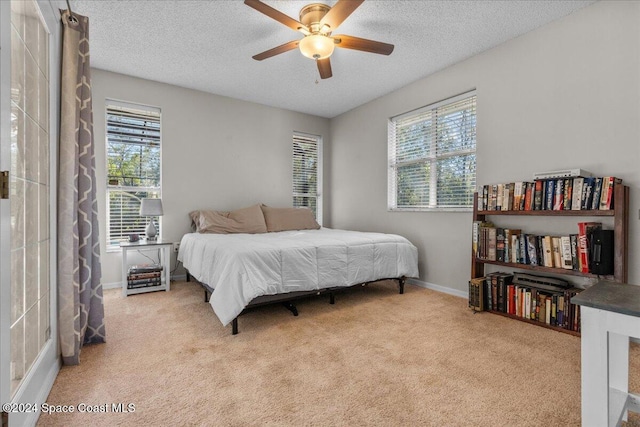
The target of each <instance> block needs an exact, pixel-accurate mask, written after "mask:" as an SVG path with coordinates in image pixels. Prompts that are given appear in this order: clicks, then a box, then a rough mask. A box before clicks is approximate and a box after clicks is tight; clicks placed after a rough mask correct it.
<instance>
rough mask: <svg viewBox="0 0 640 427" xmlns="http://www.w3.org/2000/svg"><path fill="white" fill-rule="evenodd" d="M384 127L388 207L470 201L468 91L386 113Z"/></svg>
mask: <svg viewBox="0 0 640 427" xmlns="http://www.w3.org/2000/svg"><path fill="white" fill-rule="evenodd" d="M388 129H389V135H388V143H389V177H388V178H389V179H388V204H389V209H390V210H432V209H450V210H455V209H461V208H463V209H467V208H472V207H473V192H474V189H475V185H476V96H475V93H474V92H470V93H466V94H463V95H459V96H456V97H454V98H450V99H447V100H445V101H442V102H439V103H437V104H433V105H428V106H426V107H423V108H420V109H418V110H414V111H410V112H408V113H405V114H402V115H399V116H396V117H392V118H391V119H389V128H388Z"/></svg>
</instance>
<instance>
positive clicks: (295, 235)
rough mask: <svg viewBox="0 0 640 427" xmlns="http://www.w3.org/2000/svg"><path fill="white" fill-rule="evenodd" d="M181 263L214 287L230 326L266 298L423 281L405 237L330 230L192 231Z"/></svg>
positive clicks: (216, 304)
mask: <svg viewBox="0 0 640 427" xmlns="http://www.w3.org/2000/svg"><path fill="white" fill-rule="evenodd" d="M178 260H179V261H181V262H182V264H183V265H184V267H185V268H186V269H188V270H189V273H190V274H191V275H192V276H193V277H195V278H196V279H197V280H198V281H200V282H203V283H206V284H208V285H209V286H210V287H212V288H214V291H213V293H212V295H211V299H210V303H211V306H212V307H213V310H214V311H215V313H216V315H217V316H218V318H219V319H220V321H221V322H222V324H223V325H225V326H226V325H227V324H229V322H231V321H232V320H233V319H234V318H235V317H236V316H238V315H239V314H240V313H241V312H242V310H243V309H244V308H245V307H246V306H247V305H248V304H249V302H250V301H251V300H253V299H254V298H256V297H259V296H261V295H274V294H283V293H288V292H295V291H308V290H316V289H323V288H329V287H339V286H351V285H355V284H358V283H364V282H370V281H374V280H378V279H387V278H397V277H401V276H406V277H418V250H417V249H416V247H415V246H413V245H412V244H411V243H410V242H409V241H408V240H407V239H405V238H404V237H401V236H397V235H394V234H382V233H363V232H358V231H345V230H333V229H329V228H322V229H320V230H300V231H281V232H276V233H264V234H199V233H190V234H186V235H185V236H184V237H183V238H182V242H181V243H180V251H179V253H178Z"/></svg>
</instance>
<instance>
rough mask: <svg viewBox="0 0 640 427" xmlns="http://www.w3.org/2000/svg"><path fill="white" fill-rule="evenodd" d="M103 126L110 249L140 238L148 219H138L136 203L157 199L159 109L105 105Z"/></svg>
mask: <svg viewBox="0 0 640 427" xmlns="http://www.w3.org/2000/svg"><path fill="white" fill-rule="evenodd" d="M106 124H107V126H106V130H107V203H108V207H109V209H108V218H107V219H108V224H109V227H108V236H107V246H110V247H114V246H116V245H118V244H119V242H120V241H122V240H126V239H127V238H128V236H129V235H130V234H138V235H141V236H142V235H144V230H145V228H146V225H147V222H148V221H149V219H150V218H148V217H141V216H140V214H139V212H140V202H141V200H142V199H143V198H147V197H160V196H161V183H160V156H161V137H160V110H159V109H157V108H154V107H147V106H139V105H130V104H123V103H116V102H113V103H108V105H107V108H106ZM153 219H154V220H156V221H157V218H153ZM156 224H157V223H156ZM159 232H160V231H158V233H159Z"/></svg>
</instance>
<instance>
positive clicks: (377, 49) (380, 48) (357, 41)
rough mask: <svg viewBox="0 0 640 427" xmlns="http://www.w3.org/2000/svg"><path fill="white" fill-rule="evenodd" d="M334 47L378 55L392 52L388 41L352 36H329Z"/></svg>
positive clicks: (391, 46)
mask: <svg viewBox="0 0 640 427" xmlns="http://www.w3.org/2000/svg"><path fill="white" fill-rule="evenodd" d="M331 37H332V38H333V40H334V42H335V44H336V47H341V48H345V49H355V50H362V51H364V52H371V53H379V54H380V55H390V54H391V52H393V47H394V46H393V45H392V44H389V43H382V42H377V41H374V40H367V39H361V38H360V37H354V36H345V35H339V36H331Z"/></svg>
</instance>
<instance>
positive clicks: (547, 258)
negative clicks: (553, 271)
mask: <svg viewBox="0 0 640 427" xmlns="http://www.w3.org/2000/svg"><path fill="white" fill-rule="evenodd" d="M542 259H543V264H542V265H544V266H545V267H553V246H552V245H551V236H544V237H543V239H542Z"/></svg>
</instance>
